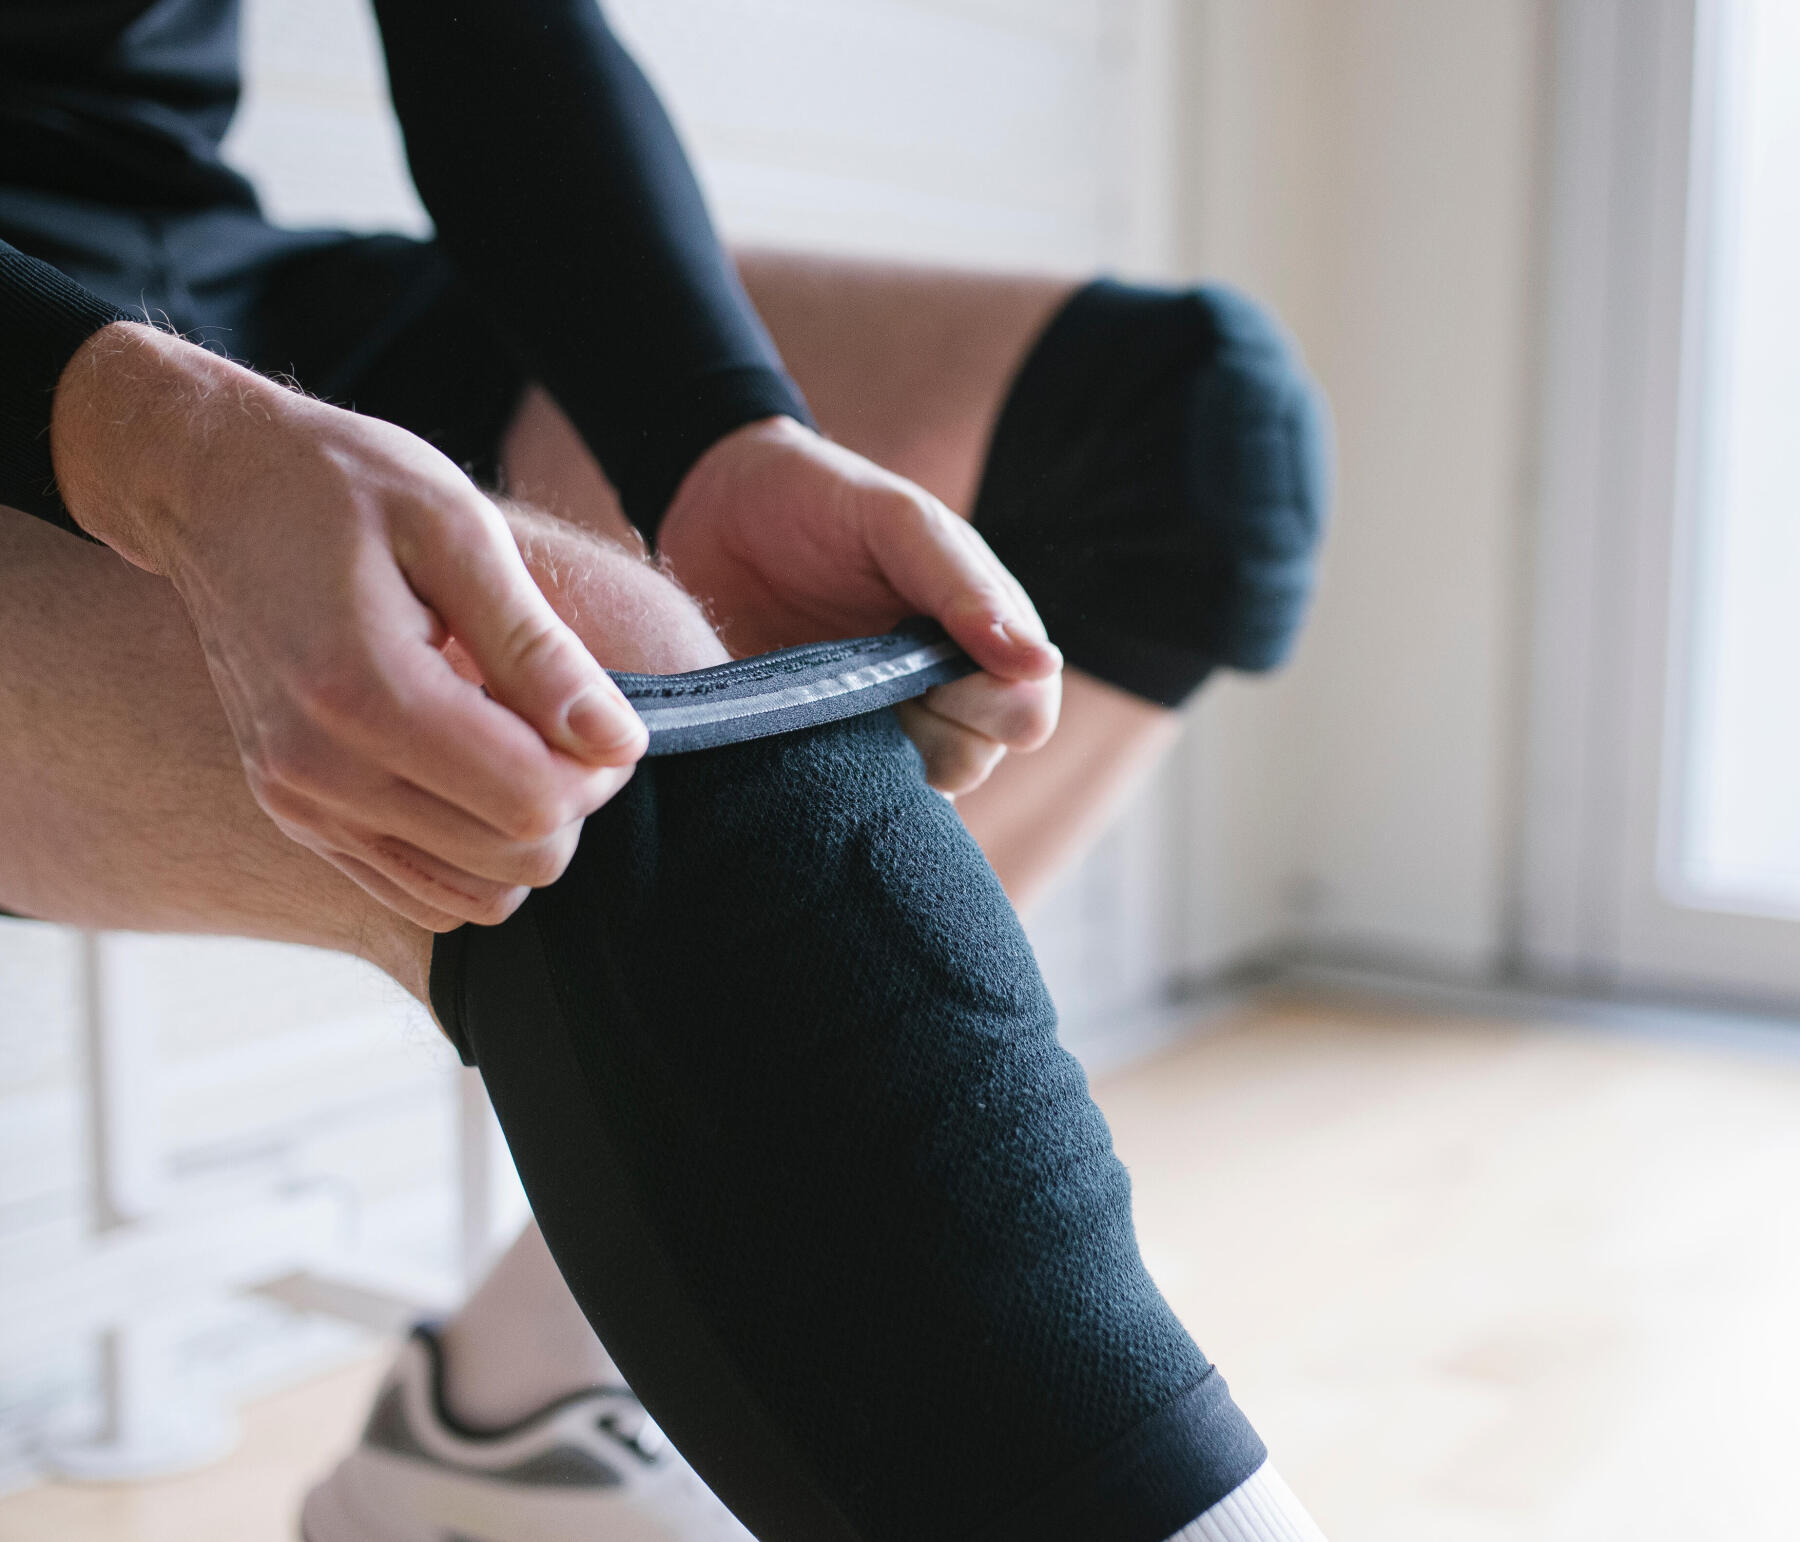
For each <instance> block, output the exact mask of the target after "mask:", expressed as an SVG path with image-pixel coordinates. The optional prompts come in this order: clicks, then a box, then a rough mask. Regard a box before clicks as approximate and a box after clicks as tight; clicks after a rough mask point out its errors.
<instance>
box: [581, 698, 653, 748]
mask: <svg viewBox="0 0 1800 1542" xmlns="http://www.w3.org/2000/svg"><path fill="white" fill-rule="evenodd" d="M568 724H569V732H570V734H571V735H572V736H573V737H574V739H575V743H576V745H577V747H578V750H581V751H586V752H587V753H588V754H592V755H607V754H611V753H612V752H613V751H614V750H622V749H624V748H625V747H626V746H627V745H630V744H634V743H636V741H637V740H638V738H639V737H640V736H641V735H642V733H643V731H644V729H643V724H642V723H640V722H639V721H638V716H637V714H636V713H635V712H633V711H632V710H631V704H630V703H629V702H628V701H626V700H625V698H624V697H623V696H621V695H620V694H619V693H618V691H617V690H610V689H602V688H601V687H599V686H595V687H593V688H591V689H589V690H585V691H583V692H582V693H581V694H580V695H579V696H577V697H576V698H575V699H574V701H572V702H570V703H569V711H568Z"/></svg>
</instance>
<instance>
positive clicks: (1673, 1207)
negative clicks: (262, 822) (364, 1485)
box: [0, 1003, 1800, 1542]
mask: <svg viewBox="0 0 1800 1542" xmlns="http://www.w3.org/2000/svg"><path fill="white" fill-rule="evenodd" d="M1099 1095H1100V1101H1101V1102H1102V1104H1103V1105H1104V1106H1105V1108H1106V1111H1107V1113H1108V1115H1109V1116H1110V1117H1111V1119H1112V1121H1113V1127H1114V1130H1115V1132H1116V1135H1117V1139H1118V1144H1119V1148H1120V1150H1121V1152H1122V1154H1123V1155H1124V1157H1125V1159H1126V1161H1127V1162H1128V1163H1129V1164H1130V1166H1131V1169H1132V1172H1133V1176H1134V1180H1135V1183H1136V1192H1137V1210H1138V1220H1139V1226H1140V1230H1141V1232H1142V1235H1143V1239H1144V1245H1145V1250H1146V1254H1147V1256H1148V1257H1149V1259H1150V1263H1151V1267H1152V1268H1153V1269H1154V1271H1155V1272H1156V1274H1157V1277H1158V1278H1159V1280H1160V1281H1161V1282H1162V1284H1163V1286H1164V1288H1165V1289H1166V1290H1167V1292H1168V1293H1169V1295H1170V1297H1171V1298H1172V1299H1173V1300H1174V1302H1175V1304H1176V1306H1177V1307H1178V1309H1179V1310H1180V1311H1181V1313H1182V1314H1183V1316H1184V1318H1185V1319H1186V1321H1187V1322H1188V1323H1189V1324H1191V1325H1192V1326H1193V1327H1194V1329H1195V1330H1196V1332H1197V1334H1198V1336H1199V1338H1200V1341H1201V1344H1202V1346H1203V1347H1204V1348H1205V1349H1206V1350H1207V1352H1208V1353H1209V1354H1210V1355H1211V1356H1212V1357H1213V1358H1214V1359H1215V1360H1217V1361H1218V1362H1219V1363H1220V1365H1221V1366H1222V1368H1223V1369H1224V1371H1225V1373H1226V1375H1227V1376H1228V1377H1229V1378H1230V1381H1231V1384H1232V1388H1233V1391H1234V1392H1235V1393H1236V1395H1237V1397H1238V1400H1239V1401H1240V1402H1241V1403H1242V1404H1243V1405H1244V1407H1245V1408H1246V1409H1247V1410H1248V1411H1249V1412H1250V1414H1251V1416H1252V1418H1253V1419H1254V1420H1255V1421H1256V1423H1257V1424H1258V1426H1259V1427H1260V1429H1261V1430H1262V1432H1263V1434H1264V1436H1265V1437H1266V1438H1267V1440H1268V1442H1269V1445H1270V1446H1271V1447H1272V1448H1273V1450H1274V1451H1275V1452H1276V1455H1277V1459H1278V1462H1279V1465H1280V1466H1281V1468H1282V1470H1283V1472H1284V1473H1285V1475H1286V1476H1287V1478H1288V1480H1289V1482H1290V1483H1291V1484H1292V1485H1293V1487H1294V1488H1295V1489H1296V1490H1297V1491H1298V1492H1299V1493H1300V1494H1301V1496H1302V1497H1303V1498H1304V1499H1306V1500H1307V1502H1308V1503H1309V1504H1310V1505H1311V1507H1312V1508H1313V1510H1314V1511H1315V1513H1316V1514H1317V1516H1318V1518H1319V1520H1320V1522H1321V1523H1322V1525H1323V1526H1324V1528H1325V1530H1326V1532H1327V1534H1328V1535H1329V1536H1330V1537H1331V1538H1333V1542H1564V1539H1566V1542H1661V1539H1668V1542H1677V1539H1679V1542H1696V1539H1702V1538H1720V1539H1729V1542H1795V1539H1800V1056H1795V1057H1787V1056H1764V1057H1761V1058H1758V1057H1756V1056H1754V1055H1752V1054H1749V1053H1747V1052H1743V1051H1735V1052H1734V1051H1726V1050H1721V1049H1716V1048H1703V1047H1696V1046H1688V1045H1676V1044H1671V1043H1668V1042H1652V1041H1649V1040H1640V1039H1633V1038H1631V1037H1627V1036H1621V1035H1618V1034H1609V1033H1600V1032H1597V1031H1581V1030H1574V1029H1568V1028H1551V1027H1533V1026H1531V1025H1528V1024H1495V1023H1491V1022H1479V1023H1478V1022H1464V1021H1447V1020H1444V1019H1441V1018H1426V1017H1408V1016H1404V1015H1399V1014H1396V1013H1394V1012H1389V1011H1383V1012H1374V1011H1370V1010H1367V1009H1361V1010H1352V1009H1344V1008H1333V1007H1329V1006H1321V1005H1308V1004H1305V1003H1292V1004H1288V1005H1285V1006H1282V1007H1277V1008H1267V1009H1263V1010H1260V1011H1258V1012H1255V1013H1252V1014H1247V1015H1246V1016H1245V1017H1244V1018H1243V1019H1242V1020H1241V1021H1237V1022H1234V1023H1233V1024H1232V1025H1231V1026H1230V1027H1229V1028H1228V1029H1226V1030H1224V1031H1220V1032H1216V1033H1211V1034H1208V1035H1207V1036H1205V1037H1201V1038H1197V1039H1194V1040H1190V1041H1189V1042H1187V1043H1186V1044H1184V1045H1183V1046H1181V1047H1180V1048H1178V1049H1176V1050H1174V1051H1173V1052H1171V1053H1168V1054H1165V1055H1163V1056H1162V1057H1160V1058H1158V1059H1156V1060H1154V1061H1152V1062H1150V1063H1148V1064H1145V1065H1141V1066H1138V1067H1136V1068H1134V1069H1132V1070H1130V1071H1127V1072H1125V1073H1123V1074H1120V1075H1116V1076H1114V1077H1112V1078H1110V1079H1108V1080H1107V1081H1106V1082H1105V1083H1104V1084H1103V1085H1102V1086H1101V1087H1100V1089H1099ZM379 1370H380V1366H379V1364H378V1363H377V1362H370V1363H368V1364H366V1365H362V1366H357V1367H354V1368H352V1369H351V1370H348V1371H341V1372H339V1373H337V1374H335V1375H333V1376H330V1377H327V1378H324V1379H322V1380H319V1381H317V1382H314V1383H311V1384H309V1385H307V1386H304V1387H301V1388H299V1389H296V1390H294V1391H291V1392H288V1393H285V1394H283V1395H281V1396H278V1397H273V1398H270V1399H268V1400H266V1401H265V1402H264V1403H263V1404H261V1405H260V1406H258V1407H256V1408H254V1409H252V1410H251V1411H250V1415H249V1419H248V1437H247V1439H246V1441H245V1443H244V1446H243V1447H242V1449H241V1450H240V1452H239V1453H238V1454H237V1455H236V1456H234V1457H233V1458H232V1459H231V1460H230V1461H228V1462H226V1463H224V1464H222V1465H220V1466H219V1467H216V1468H214V1469H212V1470H210V1471H208V1472H205V1473H202V1474H200V1475H197V1476H194V1477H190V1478H186V1479H181V1480H174V1481H168V1482H164V1483H157V1484H146V1485H140V1486H135V1487H124V1488H118V1489H104V1490H102V1489H88V1490H81V1489H72V1488H64V1487H45V1488H40V1489H36V1490H32V1491H29V1492H27V1493H24V1494H19V1495H16V1496H14V1497H12V1498H10V1499H6V1500H0V1542H27V1539H29V1542H52V1539H54V1542H177V1539H179V1542H227V1539H229V1542H277V1539H280V1542H291V1539H292V1538H293V1536H294V1531H293V1529H292V1514H293V1508H294V1503H295V1499H296V1496H297V1495H298V1494H299V1492H300V1491H301V1489H302V1487H303V1485H304V1484H305V1482H306V1481H307V1480H308V1479H309V1477H310V1476H311V1475H312V1474H314V1473H316V1472H317V1471H318V1470H319V1469H320V1468H321V1467H323V1466H324V1465H325V1464H326V1463H327V1462H328V1461H329V1460H330V1458H331V1456H332V1453H333V1452H335V1451H336V1450H337V1449H338V1448H339V1447H340V1446H341V1445H342V1443H343V1442H345V1441H347V1440H348V1439H350V1437H351V1433H352V1431H353V1430H354V1428H355V1426H356V1425H357V1423H358V1420H359V1419H360V1417H361V1415H362V1412H363V1410H364V1407H365V1406H366V1399H367V1396H368V1393H369V1390H370V1387H371V1385H372V1383H373V1380H374V1378H375V1376H376V1375H377V1374H378V1373H379ZM596 1542H604V1539H596ZM921 1542H927V1539H921ZM1096 1542H1103V1539H1096Z"/></svg>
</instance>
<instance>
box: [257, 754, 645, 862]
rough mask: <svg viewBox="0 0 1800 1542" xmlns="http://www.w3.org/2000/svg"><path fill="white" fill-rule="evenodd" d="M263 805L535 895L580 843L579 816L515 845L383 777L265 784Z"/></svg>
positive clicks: (616, 777)
mask: <svg viewBox="0 0 1800 1542" xmlns="http://www.w3.org/2000/svg"><path fill="white" fill-rule="evenodd" d="M631 772H632V768H631V767H625V768H623V769H616V770H608V771H607V772H606V773H605V775H606V776H607V777H608V778H609V779H611V780H612V781H613V782H614V783H615V787H623V786H624V785H625V783H626V782H627V781H629V780H630V779H631ZM261 801H262V802H263V806H264V808H265V809H267V810H268V812H269V813H270V814H271V815H274V816H277V817H279V818H282V819H286V820H288V821H290V822H295V823H298V822H302V821H304V820H305V819H306V818H308V817H309V816H312V817H327V818H332V819H335V821H336V822H337V824H338V826H339V827H341V828H360V829H363V830H365V831H369V832H374V833H378V834H379V835H382V836H391V837H393V838H394V839H396V840H400V841H404V842H406V843H407V844H408V845H410V846H416V847H417V848H418V849H419V850H421V851H423V852H426V853H429V854H430V855H431V856H433V857H435V858H437V859H438V861H440V862H442V863H444V864H445V865H446V866H447V867H448V868H450V869H453V870H456V871H459V872H462V873H466V874H468V875H470V876H472V877H474V878H480V879H489V880H492V881H495V882H498V883H503V884H509V885H510V884H525V885H527V886H529V887H531V888H534V889H541V888H543V887H544V885H546V884H551V883H554V882H556V880H557V879H558V878H560V877H561V876H562V873H563V869H564V868H566V867H567V866H568V865H569V859H570V858H571V857H572V856H574V854H575V847H576V845H577V843H578V842H579V841H580V839H581V823H582V822H581V820H580V819H578V818H577V819H571V820H570V821H569V822H568V823H567V824H565V825H563V826H561V827H560V828H559V829H557V830H555V831H554V832H552V833H551V834H550V835H548V836H545V837H544V838H543V839H542V840H536V841H519V840H512V839H509V838H508V837H506V836H504V835H501V834H500V833H499V832H498V831H496V830H494V829H493V828H492V827H491V826H489V825H486V824H484V823H482V822H481V821H480V820H478V819H476V818H475V817H474V816H473V815H472V814H469V813H466V812H464V811H463V810H462V809H459V808H457V807H456V805H455V804H452V803H446V802H445V801H444V800H443V799H442V798H440V797H438V796H436V794H434V793H429V792H426V791H425V790H424V789H423V788H419V787H414V786H412V785H411V784H409V783H407V782H402V781H400V780H399V779H397V778H395V777H390V776H385V775H379V774H377V775H374V776H362V777H357V778H355V779H354V780H347V781H346V782H345V783H344V784H343V785H341V786H327V787H321V788H317V789H314V790H313V791H312V792H310V793H306V792H303V791H300V790H298V789H290V788H287V787H282V786H267V785H265V786H264V788H263V789H262V792H261Z"/></svg>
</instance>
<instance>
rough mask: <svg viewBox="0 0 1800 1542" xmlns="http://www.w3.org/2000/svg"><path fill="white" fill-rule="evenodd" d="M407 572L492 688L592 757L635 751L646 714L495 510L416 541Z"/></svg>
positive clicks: (555, 737) (631, 755)
mask: <svg viewBox="0 0 1800 1542" xmlns="http://www.w3.org/2000/svg"><path fill="white" fill-rule="evenodd" d="M406 576H407V579H408V581H409V582H410V583H411V584H412V586H413V589H414V591H415V592H416V593H417V594H418V596H419V598H420V599H422V600H423V601H424V602H425V603H426V604H427V605H429V606H430V607H431V608H432V610H434V611H435V612H436V613H437V615H438V618H439V619H440V620H441V621H442V622H443V623H444V626H445V627H446V629H447V630H448V631H449V632H450V634H451V636H452V637H454V638H455V639H456V641H457V642H458V643H460V644H461V645H462V648H463V649H464V651H465V652H466V653H467V654H468V657H469V658H470V660H472V661H473V663H474V665H475V667H476V668H477V669H478V670H479V671H480V673H481V678H482V680H483V681H484V682H485V684H486V685H487V690H488V695H489V696H491V697H492V698H493V699H494V700H495V701H497V702H499V703H500V704H501V705H502V706H504V707H506V708H508V709H509V710H510V711H512V712H515V713H517V714H518V715H519V716H520V717H521V718H523V719H524V720H525V721H526V722H527V723H529V724H530V725H531V726H532V727H533V728H535V729H536V730H537V732H538V734H539V736H540V737H541V738H542V739H543V740H544V742H545V743H547V744H549V745H551V746H553V747H554V748H556V749H559V750H563V751H565V752H566V753H568V754H570V755H573V756H575V757H576V758H577V759H578V760H582V761H586V762H588V763H589V764H591V765H607V766H622V765H629V764H631V763H632V762H633V761H635V760H637V759H638V757H639V756H640V755H642V754H643V752H644V746H645V744H646V743H647V741H648V735H647V734H646V732H645V729H644V725H643V722H642V720H641V719H640V718H639V717H638V715H637V713H636V712H634V711H633V710H632V708H631V703H630V702H628V701H626V699H625V697H624V695H623V694H622V693H621V692H620V690H619V688H618V686H616V685H614V684H613V682H612V678H611V677H610V676H609V675H608V674H607V673H606V671H605V670H604V669H602V668H601V667H600V666H599V664H597V663H596V662H595V661H594V657H593V655H592V654H591V653H589V652H588V650H587V648H586V647H585V646H584V645H583V644H582V641H581V639H580V638H579V637H577V636H576V635H575V633H574V632H572V631H571V630H570V629H569V628H568V626H566V625H565V624H564V623H563V621H562V618H561V617H559V616H558V615H557V614H556V612H555V611H554V610H553V609H551V607H550V602H549V601H548V600H546V599H545V598H544V596H543V594H542V593H541V592H539V590H538V587H537V585H536V583H534V582H533V581H532V577H531V574H530V573H529V572H528V571H527V569H526V567H525V561H524V558H522V557H521V556H520V555H519V548H518V546H517V544H516V543H515V542H514V541H513V538H512V534H511V532H510V531H509V530H508V529H507V527H506V523H505V521H504V520H502V519H501V517H500V515H499V513H498V512H497V511H491V510H483V511H473V510H472V511H471V514H470V518H469V519H468V520H467V522H466V525H465V527H464V528H460V529H458V530H457V531H456V532H455V534H453V535H451V536H449V537H447V538H446V537H443V536H442V535H440V536H439V538H438V539H436V540H432V541H427V542H421V543H419V545H418V546H417V547H416V548H415V552H414V554H413V560H411V561H410V562H409V563H408V564H407V568H406Z"/></svg>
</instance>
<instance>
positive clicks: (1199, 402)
mask: <svg viewBox="0 0 1800 1542" xmlns="http://www.w3.org/2000/svg"><path fill="white" fill-rule="evenodd" d="M1326 460H1327V453H1326V428H1325V416H1324V411H1323V407H1322V404H1321V403H1320V401H1319V398H1318V396H1317V393H1316V392H1315V391H1314V389H1313V387H1312V386H1311V384H1310V383H1309V382H1308V380H1307V378H1306V376H1305V374H1304V373H1303V372H1302V370H1301V368H1300V366H1299V365H1298V363H1297V362H1296V360H1295V359H1294V356H1293V352H1292V349H1291V347H1290V346H1289V344H1288V343H1287V342H1286V340H1285V339H1284V338H1283V337H1282V335H1281V333H1280V331H1279V329H1278V328H1277V327H1276V325H1275V324H1274V323H1273V322H1272V321H1271V320H1270V319H1269V318H1268V317H1267V316H1266V315H1265V314H1264V313H1263V312H1262V311H1261V310H1259V309H1258V308H1257V307H1256V306H1255V305H1253V304H1251V302H1249V301H1248V300H1246V299H1244V298H1243V297H1242V296H1240V295H1237V294H1234V293H1233V292H1232V291H1230V290H1227V289H1220V288H1199V289H1190V290H1161V289H1149V288H1144V287H1141V286H1137V285H1126V284H1119V283H1115V282H1112V281H1110V280H1100V281H1098V282H1096V283H1093V284H1089V285H1088V286H1087V287H1086V288H1084V289H1082V290H1080V291H1078V292H1077V293H1076V294H1075V296H1074V297H1073V298H1072V299H1071V300H1070V301H1069V302H1068V303H1067V304H1066V305H1065V306H1064V307H1063V309H1062V310H1061V311H1060V312H1059V313H1058V314H1057V316H1056V317H1055V319H1054V320H1052V321H1051V323H1050V325H1049V326H1048V328H1046V329H1045V331H1044V334H1043V336H1042V337H1040V338H1039V339H1038V341H1037V343H1036V344H1035V345H1034V346H1033V348H1032V350H1031V352H1030V353H1029V354H1028V355H1027V357H1026V360H1025V363H1024V364H1023V365H1022V366H1021V368H1020V371H1019V374H1018V376H1017V377H1016V378H1015V380H1014V382H1013V385H1012V387H1011V390H1010V392H1009V393H1008V396H1007V399H1006V402H1005V404H1004V406H1003V407H1002V409H1001V413H1000V418H999V421H998V422H997V424H996V425H995V429H994V435H993V439H992V442H991V444H990V446H989V451H988V458H987V463H986V466H985V468H984V470H983V473H982V480H981V486H980V490H979V492H978V494H977V497H976V502H975V514H974V523H975V526H976V528H977V529H978V530H980V531H981V533H982V534H983V535H984V536H985V537H986V538H987V541H988V544H989V545H990V546H992V547H993V549H994V551H995V553H996V554H997V555H998V556H999V558H1000V560H1001V561H1002V562H1004V563H1005V564H1006V565H1007V567H1008V568H1010V569H1011V570H1012V572H1013V573H1014V574H1015V575H1016V576H1017V577H1018V579H1019V580H1020V582H1021V583H1023V584H1024V586H1025V590H1026V592H1027V593H1028V594H1029V595H1030V596H1031V598H1032V600H1033V602H1034V603H1035V604H1036V605H1037V607H1038V610H1039V612H1040V613H1041V614H1042V616H1043V618H1044V623H1045V625H1046V626H1047V628H1048V629H1049V632H1050V636H1051V639H1052V640H1053V641H1054V642H1056V643H1057V644H1058V645H1059V646H1060V647H1061V648H1062V650H1063V652H1064V655H1065V656H1066V657H1067V659H1068V661H1069V662H1070V663H1071V664H1074V665H1076V666H1077V667H1079V668H1081V669H1084V670H1086V671H1088V672H1089V673H1091V674H1094V675H1097V676H1099V677H1100V678H1101V679H1103V680H1107V681H1109V682H1111V683H1112V684H1114V685H1118V686H1120V687H1122V688H1123V689H1125V690H1128V691H1131V692H1133V693H1135V694H1137V695H1139V696H1144V697H1147V698H1149V699H1150V700H1152V701H1156V702H1161V703H1162V704H1164V705H1166V706H1177V705H1179V704H1180V703H1181V702H1182V701H1183V700H1184V699H1186V697H1188V696H1189V695H1190V694H1191V693H1192V692H1193V691H1194V690H1195V689H1196V688H1197V687H1198V686H1199V685H1200V683H1201V682H1202V681H1203V680H1204V679H1205V678H1206V676H1207V675H1208V674H1209V673H1210V672H1211V671H1212V670H1213V669H1214V668H1217V667H1220V666H1224V667H1228V668H1232V669H1244V670H1264V669H1270V668H1273V667H1274V666H1275V665H1277V664H1279V663H1280V662H1281V661H1282V660H1283V659H1284V658H1285V657H1286V656H1287V654H1288V652H1289V650H1290V649H1291V647H1292V645H1293V640H1294V637H1295V635H1296V634H1297V632H1298V630H1299V626H1300V623H1301V620H1302V619H1303V617H1304V614H1305V611H1306V606H1307V601H1308V599H1309V598H1310V595H1311V591H1312V582H1313V568H1314V557H1315V552H1316V549H1317V546H1318V542H1319V537H1320V534H1321V531H1322V528H1323V525H1324V518H1325V508H1326V502H1327V487H1326V483H1327V478H1326Z"/></svg>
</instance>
